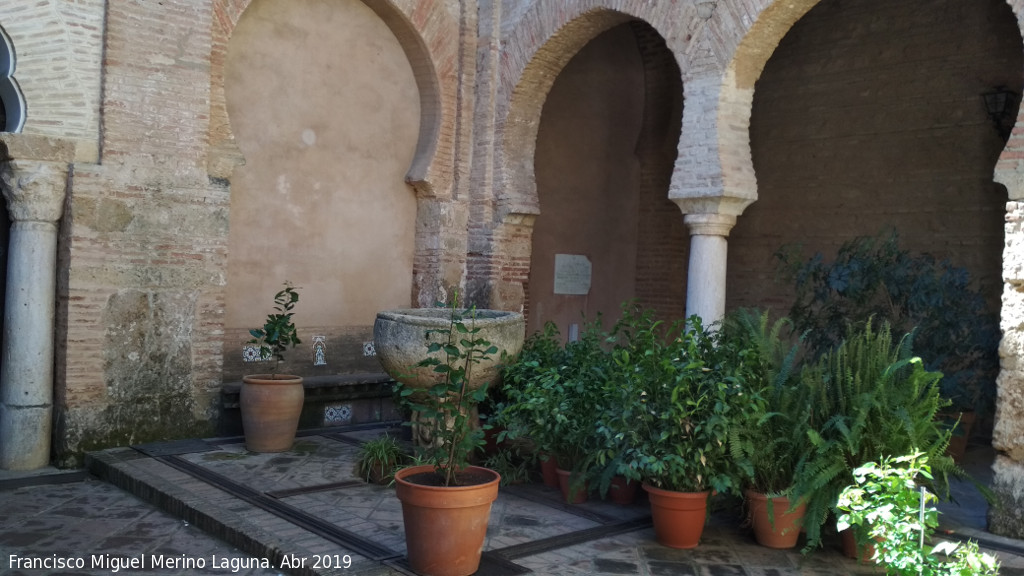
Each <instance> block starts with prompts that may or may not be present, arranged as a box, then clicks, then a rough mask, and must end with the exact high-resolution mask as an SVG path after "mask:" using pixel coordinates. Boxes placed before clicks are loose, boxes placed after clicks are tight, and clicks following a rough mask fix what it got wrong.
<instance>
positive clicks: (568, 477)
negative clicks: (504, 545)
mask: <svg viewBox="0 0 1024 576" xmlns="http://www.w3.org/2000/svg"><path fill="white" fill-rule="evenodd" d="M555 473H556V474H558V489H559V490H561V491H562V499H563V500H565V502H566V504H583V503H584V502H586V501H587V492H588V489H587V483H586V482H583V483H582V484H580V485H579V486H576V489H575V490H573V481H574V480H576V478H574V477H573V474H572V471H571V470H563V469H562V468H557V467H556V468H555ZM577 483H578V481H577Z"/></svg>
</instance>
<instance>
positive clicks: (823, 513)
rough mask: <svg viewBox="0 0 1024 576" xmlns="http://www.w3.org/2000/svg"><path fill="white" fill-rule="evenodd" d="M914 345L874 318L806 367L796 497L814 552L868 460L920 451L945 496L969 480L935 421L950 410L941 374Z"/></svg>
mask: <svg viewBox="0 0 1024 576" xmlns="http://www.w3.org/2000/svg"><path fill="white" fill-rule="evenodd" d="M911 346H912V338H911V336H910V335H906V336H904V337H903V338H902V339H901V340H899V341H898V342H894V341H893V339H892V334H891V331H890V328H889V325H888V324H887V323H883V324H882V326H881V328H879V329H877V330H876V329H875V328H874V326H873V325H872V322H871V321H869V322H867V323H866V324H865V325H864V326H863V327H861V328H859V329H856V328H850V329H849V330H848V331H847V335H846V339H845V340H844V341H843V342H842V343H841V344H840V345H839V346H838V347H837V348H835V349H834V350H832V351H831V352H827V353H826V354H825V355H823V356H822V357H821V358H820V360H819V361H818V362H817V363H815V364H813V365H810V366H808V367H805V369H804V370H803V372H802V374H801V386H803V387H805V388H806V394H807V398H806V402H807V404H806V405H807V407H808V410H809V411H810V417H811V422H810V424H811V429H810V432H809V435H810V440H811V449H810V450H809V451H808V452H807V454H806V455H805V456H804V457H803V458H801V460H800V462H799V463H798V464H797V466H796V484H795V486H794V489H793V495H794V496H795V497H797V498H805V499H806V500H807V517H806V519H805V521H804V528H805V529H806V531H807V538H808V547H814V546H817V545H818V544H819V543H820V540H821V526H822V525H823V524H824V522H825V520H826V518H827V516H828V513H829V512H830V511H831V512H834V511H835V509H836V502H837V501H838V498H839V494H840V492H841V491H842V490H843V488H844V487H845V486H847V485H848V484H851V483H852V480H853V476H852V474H853V470H855V469H856V468H858V467H859V466H861V465H863V464H864V463H866V462H876V461H879V460H880V459H882V458H885V457H889V456H898V455H901V454H910V453H915V452H920V453H922V454H923V455H924V456H925V457H926V458H928V461H929V462H931V463H932V468H933V470H934V480H933V481H932V487H933V490H935V491H936V492H937V493H939V494H942V495H946V496H948V493H949V488H948V486H949V476H951V475H955V476H964V473H963V471H962V470H960V469H959V468H958V467H957V466H956V465H955V464H954V463H953V460H952V459H951V458H950V457H948V456H946V455H945V449H946V446H947V445H948V443H949V436H950V433H949V430H948V429H945V428H944V427H943V426H942V425H941V424H940V423H939V422H937V420H936V418H935V415H936V413H937V412H938V411H939V410H940V409H941V408H943V407H945V406H946V405H948V401H947V400H944V399H943V398H942V397H941V396H940V394H939V380H940V379H941V378H942V375H941V374H940V373H938V372H930V371H928V370H926V369H925V368H924V365H923V363H922V362H921V359H920V358H917V357H915V356H913V354H912V349H911Z"/></svg>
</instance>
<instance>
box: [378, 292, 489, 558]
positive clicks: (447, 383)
mask: <svg viewBox="0 0 1024 576" xmlns="http://www.w3.org/2000/svg"><path fill="white" fill-rule="evenodd" d="M475 315H476V311H475V310H473V309H470V310H466V311H460V310H458V309H457V308H456V307H455V306H454V305H453V306H452V308H451V319H450V323H449V326H448V328H447V330H428V331H427V336H428V339H429V335H430V334H432V333H441V335H442V339H441V341H437V342H431V343H430V344H429V353H431V354H433V353H440V357H438V356H432V357H428V358H425V359H424V360H423V361H421V362H420V363H419V366H420V367H424V366H428V367H432V368H433V370H434V371H435V372H436V373H438V374H440V375H441V376H442V377H441V378H439V381H438V383H437V384H435V385H434V386H432V387H431V388H429V389H428V390H427V391H426V394H425V398H424V397H423V395H421V394H417V395H416V396H417V398H416V400H415V401H414V400H413V399H412V397H413V394H414V392H416V390H415V389H413V388H411V387H408V386H406V385H404V384H401V383H399V384H398V386H399V398H400V401H401V402H402V404H403V405H404V408H406V409H407V410H410V411H413V412H417V413H419V416H420V418H419V423H420V425H421V426H423V425H428V426H430V427H431V430H430V436H429V437H430V438H431V439H432V441H431V442H430V443H429V444H427V445H421V446H417V451H418V452H419V459H420V461H425V462H428V464H424V465H420V466H412V467H409V468H405V469H403V470H399V471H398V472H397V473H396V474H395V482H396V485H397V495H398V499H399V500H401V501H402V516H403V520H404V523H405V538H406V548H407V551H408V559H409V565H410V566H411V567H412V569H413V571H415V572H416V573H418V574H423V575H427V576H467V575H469V574H472V573H474V572H476V571H477V568H478V567H479V564H480V554H481V551H482V549H483V542H484V537H485V536H486V533H487V520H488V517H489V515H490V510H491V503H492V502H494V500H495V499H496V498H497V496H498V484H499V482H500V480H501V477H500V476H499V475H498V474H497V473H496V472H494V471H493V470H488V469H486V468H480V467H476V466H470V465H469V458H470V456H471V455H472V454H473V453H474V452H475V451H476V450H477V449H478V448H481V447H482V446H483V443H484V439H483V430H481V429H480V428H479V427H478V426H476V423H475V418H473V410H472V409H473V407H474V406H476V404H477V403H479V402H480V401H481V400H482V399H483V397H484V395H485V392H486V388H487V385H486V384H484V385H483V386H481V387H480V388H478V389H476V390H471V389H470V388H469V382H470V380H471V379H472V372H473V367H474V365H476V364H478V363H480V362H481V361H483V360H486V359H487V358H489V357H490V356H491V355H493V354H496V353H498V349H497V347H495V346H493V345H491V343H490V342H488V341H487V340H485V339H483V338H480V337H479V336H478V334H477V333H478V332H479V329H478V328H476V327H474V318H475ZM442 358H443V359H442ZM438 534H443V537H442V538H438Z"/></svg>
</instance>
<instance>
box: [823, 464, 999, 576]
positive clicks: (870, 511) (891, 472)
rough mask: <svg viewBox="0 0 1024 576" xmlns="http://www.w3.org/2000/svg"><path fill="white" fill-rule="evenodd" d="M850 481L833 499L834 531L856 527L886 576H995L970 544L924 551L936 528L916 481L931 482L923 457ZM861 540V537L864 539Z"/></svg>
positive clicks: (863, 470)
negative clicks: (870, 544) (836, 499)
mask: <svg viewBox="0 0 1024 576" xmlns="http://www.w3.org/2000/svg"><path fill="white" fill-rule="evenodd" d="M853 476H854V480H855V483H854V484H853V485H851V486H848V487H847V488H846V489H844V490H843V492H842V494H841V495H840V497H839V504H838V508H839V510H841V511H842V514H841V515H840V516H839V522H838V528H839V529H840V530H844V529H848V528H851V529H857V532H858V533H859V534H862V535H863V536H866V537H867V539H870V540H872V541H874V548H875V554H874V560H875V561H876V562H878V563H881V564H882V565H883V566H885V569H886V573H887V574H895V575H900V576H941V575H950V576H953V575H956V576H968V575H969V576H984V575H993V576H994V575H997V574H998V573H999V565H998V563H997V562H996V560H995V558H993V557H992V556H989V555H987V554H983V553H981V552H980V551H979V550H978V545H977V544H976V543H975V542H967V543H966V544H962V545H961V544H959V543H953V542H940V543H939V544H938V545H937V546H935V547H933V548H931V549H930V550H929V549H928V547H926V545H925V542H926V541H927V540H929V539H930V538H931V536H932V534H934V532H935V528H936V527H937V526H938V524H939V522H938V514H939V513H938V510H936V509H935V507H934V506H931V505H930V504H931V503H932V502H934V501H935V495H934V494H932V493H930V492H928V491H927V490H926V489H925V488H924V486H920V485H919V484H918V480H919V478H920V479H924V480H931V478H932V475H931V468H930V467H929V466H928V459H927V458H926V457H924V456H923V455H922V454H920V453H916V454H913V455H909V456H901V457H898V458H883V459H882V460H881V463H880V464H876V463H874V462H868V463H866V464H864V465H863V466H861V467H859V468H857V469H856V470H855V471H854V473H853ZM865 541H866V539H865Z"/></svg>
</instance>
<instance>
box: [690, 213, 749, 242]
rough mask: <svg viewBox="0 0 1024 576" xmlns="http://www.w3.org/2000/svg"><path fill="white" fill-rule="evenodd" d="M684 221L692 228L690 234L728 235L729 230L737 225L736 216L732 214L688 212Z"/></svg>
mask: <svg viewBox="0 0 1024 576" xmlns="http://www.w3.org/2000/svg"><path fill="white" fill-rule="evenodd" d="M683 223H684V224H686V227H687V228H689V229H690V235H691V236H696V235H706V236H722V237H728V236H729V231H730V230H732V227H733V226H735V225H736V216H734V215H732V214H686V215H684V216H683Z"/></svg>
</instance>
